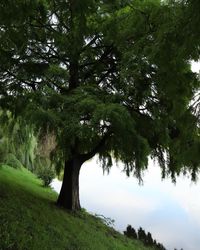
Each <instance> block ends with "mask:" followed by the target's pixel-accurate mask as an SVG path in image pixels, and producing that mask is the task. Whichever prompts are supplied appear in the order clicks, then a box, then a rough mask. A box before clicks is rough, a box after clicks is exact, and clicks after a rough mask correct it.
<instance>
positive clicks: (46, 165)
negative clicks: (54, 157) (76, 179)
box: [34, 158, 55, 187]
mask: <svg viewBox="0 0 200 250" xmlns="http://www.w3.org/2000/svg"><path fill="white" fill-rule="evenodd" d="M34 173H36V175H37V176H38V177H39V178H40V179H42V181H43V184H44V186H45V187H48V186H49V185H50V183H51V182H52V180H53V178H54V177H55V170H54V168H53V166H52V165H51V162H50V160H47V159H46V158H44V159H41V158H39V159H37V160H36V168H35V169H34Z"/></svg>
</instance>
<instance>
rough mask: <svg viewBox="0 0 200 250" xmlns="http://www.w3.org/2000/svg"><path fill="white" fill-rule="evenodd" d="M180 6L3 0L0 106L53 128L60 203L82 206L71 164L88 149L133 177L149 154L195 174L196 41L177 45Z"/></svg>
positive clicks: (171, 171) (175, 170)
mask: <svg viewBox="0 0 200 250" xmlns="http://www.w3.org/2000/svg"><path fill="white" fill-rule="evenodd" d="M187 8H189V4H188V3H187V2H182V3H181V2H176V1H169V2H167V1H166V2H165V1H162V2H160V1H159V0H151V1H149V0H146V1H145V0H144V1H140V0H138V1H132V0H127V1H124V0H112V1H95V0H76V1H74V0H68V1H67V0H34V1H33V0H31V1H23V0H17V1H15V3H13V2H12V1H3V0H2V1H1V3H0V14H1V15H0V41H1V43H0V60H1V64H0V72H1V75H0V79H1V86H0V94H1V99H0V101H1V107H2V108H5V109H9V110H11V111H12V113H13V115H16V116H21V117H22V118H23V119H24V120H26V121H27V123H28V122H29V123H30V124H32V125H33V126H34V127H35V128H36V129H38V130H40V131H43V132H45V131H48V132H49V131H50V132H52V133H53V134H55V135H56V145H57V146H56V148H55V149H54V151H53V152H52V160H54V161H55V162H56V163H57V166H58V168H62V167H63V168H64V177H63V184H62V188H61V191H60V194H59V197H58V201H57V204H58V205H59V206H63V207H65V208H67V209H71V210H78V209H80V202H79V171H80V168H81V166H82V164H83V163H84V162H85V161H87V160H88V159H90V158H92V157H93V156H94V155H96V154H98V156H99V158H100V159H101V163H102V167H103V168H104V169H109V168H110V167H111V166H112V158H114V159H116V160H121V161H122V162H124V170H125V172H126V173H127V175H129V174H130V173H133V174H135V176H136V177H137V178H139V179H140V178H141V172H142V170H144V169H146V168H147V165H148V157H149V156H151V157H153V158H157V159H158V161H159V164H160V166H161V167H162V173H163V177H165V175H171V177H172V179H173V180H174V179H175V176H176V174H179V173H180V172H185V171H187V170H189V172H190V173H191V174H192V177H193V178H194V179H195V176H196V173H197V170H198V167H199V151H200V143H199V127H198V119H197V118H198V117H197V116H196V113H195V105H192V103H191V100H192V98H193V96H194V93H195V92H196V91H197V89H198V87H199V82H198V79H197V76H196V75H195V74H194V73H192V72H191V70H190V64H189V59H191V58H192V56H193V54H192V53H193V52H194V51H197V47H198V46H199V45H198V44H197V43H196V44H194V46H193V47H194V50H192V49H191V46H185V40H186V38H185V36H184V34H183V33H182V32H181V29H182V27H183V21H182V19H183V12H184V11H185V10H186V9H187ZM8 14H9V17H8ZM184 48H186V50H185V49H184ZM195 55H196V52H195Z"/></svg>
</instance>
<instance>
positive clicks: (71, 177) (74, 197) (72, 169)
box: [57, 158, 82, 211]
mask: <svg viewBox="0 0 200 250" xmlns="http://www.w3.org/2000/svg"><path fill="white" fill-rule="evenodd" d="M81 165H82V161H81V160H80V159H79V158H74V159H71V160H68V161H66V162H65V169H64V177H63V182H62V187H61V190H60V194H59V197H58V200H57V205H58V206H60V207H63V208H66V209H69V210H73V211H75V210H80V209H81V206H80V200H79V172H80V168H81Z"/></svg>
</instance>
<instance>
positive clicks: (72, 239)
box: [0, 166, 151, 250]
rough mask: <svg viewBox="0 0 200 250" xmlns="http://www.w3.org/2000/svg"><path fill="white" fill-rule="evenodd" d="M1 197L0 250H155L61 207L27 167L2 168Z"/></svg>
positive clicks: (100, 223) (51, 193) (96, 221)
mask: <svg viewBox="0 0 200 250" xmlns="http://www.w3.org/2000/svg"><path fill="white" fill-rule="evenodd" d="M0 197H1V199H0V221H1V225H0V249H18V250H24V249H29V250H36V249H43V250H53V249H76V250H77V249H80V250H85V249H88V250H93V249H101V250H107V249H116V250H126V249H127V250H128V249H134V250H147V249H148V250H150V249H151V248H147V247H145V246H143V244H142V243H141V242H139V241H132V240H129V239H127V238H126V237H124V236H123V235H122V234H120V233H118V232H116V231H115V230H114V229H112V228H110V227H107V226H106V225H105V224H103V223H102V222H101V221H100V220H99V219H98V218H96V217H94V216H92V215H90V214H88V213H87V212H85V211H80V212H76V213H70V212H67V211H64V210H63V209H59V208H57V207H56V206H55V205H54V202H55V200H56V198H57V194H56V193H55V192H53V191H52V190H51V189H50V188H42V182H41V180H39V179H37V178H36V177H35V175H33V174H32V173H30V172H29V171H27V170H26V169H24V168H23V169H20V170H18V169H17V170H16V169H13V168H10V167H7V166H3V167H2V168H1V169H0Z"/></svg>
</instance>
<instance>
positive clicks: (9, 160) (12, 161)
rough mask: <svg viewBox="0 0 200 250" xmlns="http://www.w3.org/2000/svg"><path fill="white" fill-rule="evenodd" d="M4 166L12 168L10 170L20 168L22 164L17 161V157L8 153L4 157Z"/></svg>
mask: <svg viewBox="0 0 200 250" xmlns="http://www.w3.org/2000/svg"><path fill="white" fill-rule="evenodd" d="M5 164H6V165H8V166H10V167H12V168H22V167H23V165H22V163H21V162H20V161H19V160H18V159H17V157H16V156H15V155H14V154H12V153H9V154H7V155H6V156H5Z"/></svg>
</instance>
